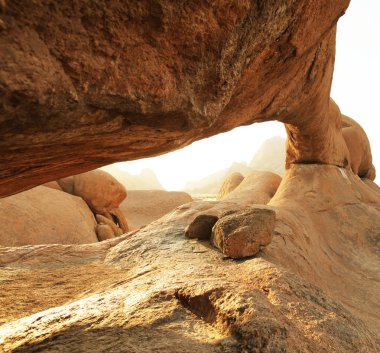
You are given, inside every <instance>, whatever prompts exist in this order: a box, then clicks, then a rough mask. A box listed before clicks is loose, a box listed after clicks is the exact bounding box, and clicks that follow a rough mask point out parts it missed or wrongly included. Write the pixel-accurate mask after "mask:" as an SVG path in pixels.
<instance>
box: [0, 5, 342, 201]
mask: <svg viewBox="0 0 380 353" xmlns="http://www.w3.org/2000/svg"><path fill="white" fill-rule="evenodd" d="M348 4H349V0H342V1H338V0H334V1H331V0H320V1H315V0H305V1H290V2H289V1H285V0H280V1H266V2H260V4H258V3H257V2H252V1H247V0H235V1H233V3H231V6H226V4H225V3H224V2H217V3H214V2H204V1H199V0H196V1H193V2H191V3H188V2H181V1H179V2H175V3H173V2H172V1H168V0H162V1H160V3H159V5H157V11H156V8H155V9H154V10H152V4H151V3H150V2H142V3H141V2H139V1H132V2H130V3H128V6H124V7H123V6H120V5H119V3H118V2H112V3H107V5H105V4H103V3H102V4H98V3H91V4H90V3H89V4H87V6H86V9H85V10H83V9H82V8H81V7H70V8H67V6H66V4H65V2H62V1H61V2H57V3H56V4H55V5H54V7H50V6H46V5H45V4H43V3H39V4H35V3H34V2H30V3H29V2H22V3H21V2H10V4H9V8H8V9H7V11H5V12H4V13H2V21H3V23H4V25H5V26H6V28H7V30H6V31H3V32H2V35H1V42H0V47H1V48H2V52H3V53H8V54H7V55H2V56H1V65H0V118H1V119H0V120H1V121H2V122H3V123H2V125H1V129H0V150H1V154H0V195H9V194H12V193H15V192H17V191H21V190H23V189H26V188H30V187H32V186H34V185H37V184H42V183H44V182H47V181H51V180H57V179H60V178H63V177H65V176H67V175H75V174H78V173H82V172H85V171H88V170H92V169H95V168H98V167H100V166H102V165H106V164H109V163H114V162H116V161H125V160H132V159H136V158H141V157H148V156H153V155H159V154H162V153H163V152H167V151H170V150H174V149H178V148H180V147H182V146H185V145H188V144H190V143H192V142H193V141H195V140H197V139H201V138H206V137H209V136H211V135H215V134H217V133H220V132H225V131H228V130H230V129H232V128H234V127H237V126H241V125H247V124H251V123H255V122H263V121H270V120H278V121H281V122H283V123H285V124H286V126H287V131H288V136H289V141H288V152H287V161H288V162H287V163H288V166H289V165H290V164H291V163H302V162H320V163H325V164H334V165H338V166H343V165H344V163H345V160H346V159H347V149H346V146H345V143H344V140H343V137H342V134H341V130H340V128H339V121H340V116H339V115H340V113H339V111H338V110H336V108H335V107H333V106H331V105H330V104H329V94H330V86H331V78H332V73H333V64H334V54H335V30H336V22H337V19H338V18H339V17H340V16H341V15H342V14H343V13H344V11H345V9H346V8H347V6H348ZM83 11H85V13H83ZM105 13H106V14H107V15H106V17H107V18H106V20H105ZM26 19H27V20H26ZM200 19H202V20H200ZM105 22H106V23H105ZM100 24H102V25H100ZM121 43H122V45H121ZM37 47H38V48H39V49H38V50H35V48H37ZM31 112H32V113H31ZM157 136H159V138H157Z"/></svg>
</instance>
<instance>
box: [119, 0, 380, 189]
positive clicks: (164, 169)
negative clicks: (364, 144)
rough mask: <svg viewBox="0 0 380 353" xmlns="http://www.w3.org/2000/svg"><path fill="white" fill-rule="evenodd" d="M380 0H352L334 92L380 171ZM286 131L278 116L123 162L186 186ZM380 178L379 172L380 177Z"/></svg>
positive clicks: (170, 185) (171, 185)
mask: <svg viewBox="0 0 380 353" xmlns="http://www.w3.org/2000/svg"><path fill="white" fill-rule="evenodd" d="M379 16H380V0H351V4H350V7H349V8H348V10H347V12H346V14H345V15H344V16H343V17H342V18H341V19H340V21H339V24H338V35H337V54H336V61H335V73H334V80H333V87H332V93H331V96H332V98H333V99H334V100H335V101H336V102H337V103H338V105H339V107H340V109H341V111H342V113H344V114H346V115H348V116H351V117H352V118H354V119H355V120H356V121H358V122H359V123H360V124H361V125H362V126H363V127H364V129H365V130H366V132H367V134H368V137H369V139H370V142H371V147H372V154H373V157H374V164H375V167H377V170H378V174H380V112H379V106H380V89H379V86H380V21H379V20H378V19H379ZM275 135H280V136H284V137H285V136H286V135H285V129H284V127H283V126H282V124H280V123H278V122H268V123H262V124H254V125H251V126H245V127H239V128H236V129H234V130H232V131H230V132H228V133H224V134H220V135H217V136H213V137H211V138H208V139H205V140H201V141H198V142H194V143H193V144H192V145H190V146H188V147H185V148H183V149H181V150H178V151H175V152H171V153H168V154H165V155H163V156H159V157H154V158H145V159H140V160H137V161H131V162H124V163H118V164H117V166H118V167H120V168H121V169H124V170H126V171H128V172H130V173H132V174H138V173H139V172H140V171H141V170H142V169H144V168H150V169H152V170H153V171H154V172H155V173H156V175H157V177H158V179H159V180H160V182H161V184H162V185H163V186H164V187H165V188H166V189H167V190H180V189H181V188H182V187H183V186H184V185H185V184H186V183H187V182H188V181H192V180H197V179H201V178H203V177H205V176H207V175H210V174H212V173H213V172H215V171H217V170H220V169H224V168H228V167H229V166H230V165H231V164H232V163H233V162H234V161H236V162H241V161H245V162H249V161H250V160H251V159H252V157H253V155H254V153H255V151H256V150H257V149H258V148H259V147H260V145H261V144H262V143H263V142H264V141H265V140H266V139H268V138H270V137H272V136H275ZM377 180H379V178H378V179H377Z"/></svg>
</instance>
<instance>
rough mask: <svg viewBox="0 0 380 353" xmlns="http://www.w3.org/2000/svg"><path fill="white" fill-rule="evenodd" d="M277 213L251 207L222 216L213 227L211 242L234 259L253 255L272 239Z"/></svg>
mask: <svg viewBox="0 0 380 353" xmlns="http://www.w3.org/2000/svg"><path fill="white" fill-rule="evenodd" d="M275 219H276V213H275V212H274V211H273V210H271V209H268V208H251V209H246V210H242V211H238V212H234V213H232V214H228V215H226V216H224V217H221V218H220V219H219V220H218V222H216V224H215V226H214V228H213V229H212V237H211V243H212V245H214V246H215V247H217V248H218V249H219V250H220V251H221V252H222V253H223V254H225V255H227V256H228V257H231V258H233V259H239V258H242V257H247V256H253V255H255V254H257V253H258V252H259V251H260V249H261V248H262V247H264V246H266V245H268V244H269V243H270V242H271V240H272V233H273V229H274V224H275Z"/></svg>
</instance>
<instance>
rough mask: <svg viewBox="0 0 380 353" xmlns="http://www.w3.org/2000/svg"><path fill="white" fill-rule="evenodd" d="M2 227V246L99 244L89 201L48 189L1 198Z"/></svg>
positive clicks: (0, 218)
mask: <svg viewBox="0 0 380 353" xmlns="http://www.w3.org/2000/svg"><path fill="white" fill-rule="evenodd" d="M0 224H1V228H0V245H1V246H23V245H37V244H87V243H94V242H97V241H98V239H97V236H96V232H95V227H96V221H95V218H94V215H93V214H92V212H91V210H90V209H89V208H88V206H87V204H86V202H84V201H83V200H82V199H81V198H80V197H76V196H72V195H69V194H67V193H64V192H62V191H58V190H54V189H52V188H48V187H45V186H38V187H36V188H33V189H31V190H28V191H24V192H22V193H19V194H17V195H13V196H9V197H5V198H2V199H0Z"/></svg>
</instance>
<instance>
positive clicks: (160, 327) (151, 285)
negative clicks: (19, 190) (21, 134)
mask: <svg viewBox="0 0 380 353" xmlns="http://www.w3.org/2000/svg"><path fill="white" fill-rule="evenodd" d="M337 191H339V192H337ZM270 204H271V207H274V208H275V209H276V225H275V232H274V234H273V239H272V242H271V243H270V244H269V245H268V246H267V247H266V248H264V250H263V251H261V252H260V253H259V254H257V256H256V257H255V258H248V259H246V260H244V261H234V260H231V259H225V258H223V256H222V255H221V254H220V253H219V252H218V251H216V250H215V249H213V248H212V247H211V246H209V245H208V244H207V243H206V242H198V241H194V240H189V239H188V238H186V237H185V235H184V228H185V225H186V224H188V223H187V222H188V220H189V218H191V217H193V218H195V217H196V216H197V215H198V214H200V213H209V211H208V210H210V212H211V210H213V211H214V212H223V210H224V211H228V210H229V209H231V207H235V208H236V209H237V207H238V205H236V204H235V205H233V203H232V202H231V201H219V202H201V201H194V202H192V203H188V204H186V205H183V206H180V207H178V208H177V209H176V210H175V211H174V212H172V213H171V214H168V215H167V216H165V217H163V218H161V219H160V220H158V221H156V222H154V223H152V224H150V225H149V226H147V227H145V228H144V229H141V230H139V231H137V232H135V233H134V234H129V235H127V236H124V238H122V239H124V240H125V241H122V242H120V241H121V240H122V239H120V238H115V239H111V240H108V241H104V242H100V243H96V244H88V245H75V246H74V245H71V246H67V245H66V246H64V245H50V246H48V245H43V246H34V247H22V248H0V261H1V262H0V263H1V267H0V278H1V281H2V282H1V286H2V291H1V292H0V318H1V322H2V323H3V324H2V325H1V326H0V347H1V349H2V351H4V352H15V351H16V352H33V351H44V352H54V351H55V352H57V351H59V352H73V351H84V352H88V351H91V352H104V351H106V350H107V351H115V352H118V351H123V350H124V351H128V352H152V351H156V352H173V353H174V352H176V353H178V352H183V353H184V352H190V351H197V352H205V353H206V352H207V353H209V352H215V353H217V352H218V353H220V352H225V353H238V352H244V351H248V352H281V351H282V352H302V353H314V352H321V353H330V352H339V353H352V352H353V351H355V352H359V353H368V352H378V351H379V348H380V326H379V323H380V320H379V312H380V308H379V301H378V297H379V292H380V288H379V283H380V280H379V273H380V272H379V271H378V264H379V252H378V236H379V234H380V232H379V230H380V212H379V210H380V206H379V205H380V192H379V191H378V188H376V187H375V186H374V184H373V183H372V184H371V182H370V181H368V180H367V181H366V182H365V183H364V182H362V181H361V180H360V179H359V178H358V177H356V176H355V175H354V174H353V173H351V172H350V171H345V170H343V169H339V168H337V167H333V166H325V165H296V166H293V167H292V168H291V169H290V170H289V171H288V172H287V174H286V175H285V177H284V180H283V182H282V185H281V186H280V188H279V190H278V192H277V194H276V196H275V197H274V198H273V199H272V200H271V202H270ZM74 270H75V276H73V273H74V272H73V271H74ZM363 298H365V299H366V300H363ZM31 303H33V305H31Z"/></svg>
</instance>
